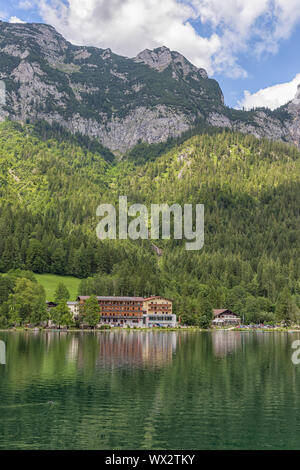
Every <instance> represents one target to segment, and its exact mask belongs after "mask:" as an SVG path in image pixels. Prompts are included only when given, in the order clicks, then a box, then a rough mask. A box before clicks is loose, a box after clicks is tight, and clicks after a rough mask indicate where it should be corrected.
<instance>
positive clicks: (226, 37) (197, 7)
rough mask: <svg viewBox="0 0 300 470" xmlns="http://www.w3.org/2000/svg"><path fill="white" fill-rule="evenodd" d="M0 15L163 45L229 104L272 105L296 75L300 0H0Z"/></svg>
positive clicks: (99, 41) (124, 43) (77, 33)
mask: <svg viewBox="0 0 300 470" xmlns="http://www.w3.org/2000/svg"><path fill="white" fill-rule="evenodd" d="M0 16H1V19H2V20H5V21H11V22H18V21H24V22H44V23H49V24H52V25H53V26H54V27H56V29H57V30H58V31H59V32H60V33H61V34H63V35H64V36H65V37H66V38H67V39H68V40H70V41H71V42H73V43H76V44H87V45H94V46H97V47H101V48H106V47H110V48H111V49H112V50H114V51H115V52H116V53H119V54H122V55H126V56H129V57H132V56H135V55H136V54H137V53H138V52H140V51H141V50H142V49H144V48H146V47H147V48H149V49H152V48H154V47H158V46H160V45H165V46H167V47H170V49H173V50H177V51H178V52H181V53H182V54H183V55H185V56H186V57H187V58H188V59H189V60H190V61H191V62H193V63H194V64H196V65H197V66H199V67H204V68H206V70H207V71H208V73H209V75H210V76H211V77H214V78H216V79H217V80H218V82H219V83H220V85H221V88H222V90H223V92H224V95H225V101H226V104H228V105H230V106H234V107H238V106H240V107H241V106H245V107H248V108H250V107H252V106H269V107H271V108H275V107H277V106H278V105H281V104H283V103H284V102H287V101H289V100H290V99H292V97H293V95H294V94H295V92H296V88H297V84H298V83H300V64H299V60H297V59H298V47H299V44H300V0H251V2H250V1H249V0H226V2H225V1H224V0H163V2H162V1H161V0H109V2H108V1H107V0H85V1H84V2H79V1H78V0H68V1H67V0H40V1H39V0H12V1H11V2H10V3H9V4H8V3H7V1H6V0H5V1H4V0H0ZM298 75H299V76H298ZM245 91H246V94H245Z"/></svg>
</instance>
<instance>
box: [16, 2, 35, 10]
mask: <svg viewBox="0 0 300 470" xmlns="http://www.w3.org/2000/svg"><path fill="white" fill-rule="evenodd" d="M18 6H19V8H21V9H22V10H30V8H33V7H34V6H35V2H34V0H32V1H30V0H22V1H20V2H19V5H18Z"/></svg>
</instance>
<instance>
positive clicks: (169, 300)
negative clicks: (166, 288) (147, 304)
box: [144, 295, 173, 302]
mask: <svg viewBox="0 0 300 470" xmlns="http://www.w3.org/2000/svg"><path fill="white" fill-rule="evenodd" d="M155 299H164V300H168V302H173V300H171V299H167V298H166V297H163V296H162V295H153V296H152V297H147V298H146V299H144V300H145V301H148V300H155Z"/></svg>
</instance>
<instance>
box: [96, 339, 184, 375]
mask: <svg viewBox="0 0 300 470" xmlns="http://www.w3.org/2000/svg"><path fill="white" fill-rule="evenodd" d="M99 341H100V353H99V356H100V359H101V362H104V363H105V365H110V366H111V365H113V366H115V367H118V366H123V365H132V366H143V365H151V364H152V365H163V364H165V363H168V362H171V361H172V357H173V354H174V353H175V351H176V345H177V334H176V333H175V332H172V333H160V332H158V333H152V332H149V333H148V332H147V333H146V332H145V333H137V332H130V333H120V334H118V333H117V334H116V333H104V334H102V335H100V336H99Z"/></svg>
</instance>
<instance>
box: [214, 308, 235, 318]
mask: <svg viewBox="0 0 300 470" xmlns="http://www.w3.org/2000/svg"><path fill="white" fill-rule="evenodd" d="M223 313H230V314H231V315H235V316H236V317H237V315H236V314H235V313H233V312H232V311H231V310H229V308H220V309H217V310H214V317H218V316H219V315H222V314H223Z"/></svg>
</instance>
